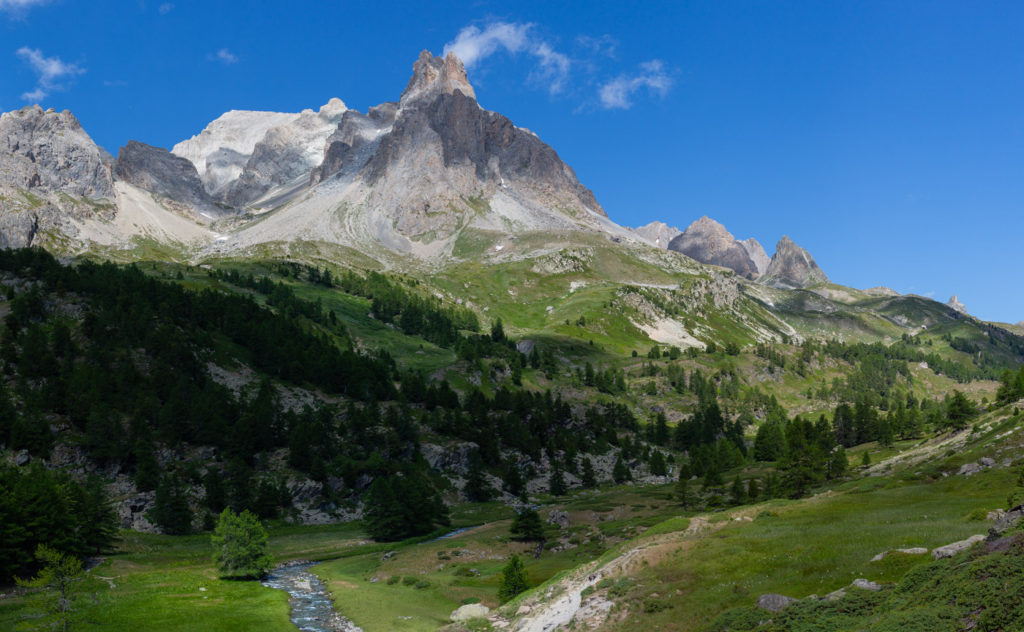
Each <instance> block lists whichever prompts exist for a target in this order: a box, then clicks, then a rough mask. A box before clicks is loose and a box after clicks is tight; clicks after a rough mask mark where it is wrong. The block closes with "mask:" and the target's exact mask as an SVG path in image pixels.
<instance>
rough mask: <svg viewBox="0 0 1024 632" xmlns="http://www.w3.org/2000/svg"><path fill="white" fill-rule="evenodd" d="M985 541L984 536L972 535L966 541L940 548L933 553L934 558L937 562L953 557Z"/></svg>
mask: <svg viewBox="0 0 1024 632" xmlns="http://www.w3.org/2000/svg"><path fill="white" fill-rule="evenodd" d="M984 539H985V536H983V535H972V536H971V537H969V538H967V539H966V540H960V541H959V542H953V543H951V544H947V545H946V546H940V547H939V548H937V549H935V550H934V551H932V557H933V558H935V559H937V560H941V559H942V558H945V557H953V556H954V555H956V554H957V553H959V552H960V551H966V550H967V549H969V548H971V547H972V546H974V545H975V544H977V543H978V542H981V541H982V540H984Z"/></svg>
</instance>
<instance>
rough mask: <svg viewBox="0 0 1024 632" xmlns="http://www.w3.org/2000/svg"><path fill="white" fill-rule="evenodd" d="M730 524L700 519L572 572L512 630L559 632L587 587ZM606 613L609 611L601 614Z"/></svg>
mask: <svg viewBox="0 0 1024 632" xmlns="http://www.w3.org/2000/svg"><path fill="white" fill-rule="evenodd" d="M730 518H732V516H730ZM729 522H730V520H723V521H721V522H718V523H710V522H708V519H707V517H706V516H696V517H694V518H691V519H690V524H689V526H688V527H687V528H686V529H685V530H683V531H677V532H675V533H666V534H663V535H658V536H655V537H653V538H651V539H650V540H647V541H645V542H643V543H641V544H638V545H636V546H634V547H633V548H630V549H628V550H626V551H624V552H623V553H622V554H621V555H619V556H618V557H616V558H615V559H613V560H611V561H609V562H607V563H606V564H604V565H603V566H601V564H600V562H599V561H593V562H590V563H589V564H585V565H584V566H581V567H579V568H577V569H576V570H574V571H572V573H570V574H569V575H568V576H567V577H565V578H563V579H562V580H561V581H560V582H558V583H557V584H555V585H552V586H550V587H548V589H547V591H546V592H545V593H544V599H551V600H550V601H548V602H546V603H543V602H540V601H539V599H537V598H534V600H533V601H534V602H536V603H532V602H530V601H528V602H526V603H524V606H525V607H526V608H529V609H530V611H529V613H524V616H523V617H522V618H521V619H519V621H518V623H517V624H516V623H515V620H513V621H512V623H513V624H514V625H511V626H508V627H509V629H512V630H515V631H516V632H552V631H553V630H557V629H559V628H560V627H561V626H564V625H567V624H568V623H569V622H570V621H572V620H573V617H575V616H576V614H577V612H579V611H580V605H581V603H582V597H581V595H580V593H582V592H583V591H584V590H585V589H586V588H587V587H589V586H593V585H595V584H597V582H599V581H601V580H602V579H603V578H605V577H615V576H619V575H624V574H626V573H628V572H629V571H631V570H634V569H636V568H639V567H641V566H642V565H643V563H644V561H650V559H651V558H655V557H661V556H662V555H663V554H664V553H665V550H666V549H667V548H668V549H675V548H678V547H679V545H680V544H681V543H683V542H687V541H692V540H693V539H695V538H699V537H703V536H705V535H707V534H708V533H711V532H713V531H716V530H718V529H720V528H721V527H723V526H725V525H726V524H728V523H729ZM521 609H522V607H521ZM599 610H601V609H599ZM606 613H607V608H605V609H603V612H599V613H598V614H599V615H603V614H606ZM502 627H505V626H502Z"/></svg>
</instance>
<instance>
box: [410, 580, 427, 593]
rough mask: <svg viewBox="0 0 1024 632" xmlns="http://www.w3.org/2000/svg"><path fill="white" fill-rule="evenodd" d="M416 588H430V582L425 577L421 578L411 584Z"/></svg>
mask: <svg viewBox="0 0 1024 632" xmlns="http://www.w3.org/2000/svg"><path fill="white" fill-rule="evenodd" d="M413 588H415V589H416V590H423V589H424V588H430V582H428V581H427V580H425V579H421V580H419V581H418V582H416V584H415V585H414V586H413Z"/></svg>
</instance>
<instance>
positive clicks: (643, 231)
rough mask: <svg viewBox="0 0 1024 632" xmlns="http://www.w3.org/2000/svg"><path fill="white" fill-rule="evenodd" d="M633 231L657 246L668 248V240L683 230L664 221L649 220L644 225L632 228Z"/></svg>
mask: <svg viewBox="0 0 1024 632" xmlns="http://www.w3.org/2000/svg"><path fill="white" fill-rule="evenodd" d="M633 232H635V233H636V234H638V235H640V236H641V237H643V238H644V239H646V240H647V241H649V242H651V243H653V244H654V245H655V246H658V247H659V248H668V244H669V242H671V241H672V240H673V239H675V238H676V237H678V236H679V235H681V234H683V231H681V230H679V229H678V228H676V227H675V226H669V225H668V224H666V223H665V222H651V223H650V224H647V225H646V226H641V227H639V228H634V229H633Z"/></svg>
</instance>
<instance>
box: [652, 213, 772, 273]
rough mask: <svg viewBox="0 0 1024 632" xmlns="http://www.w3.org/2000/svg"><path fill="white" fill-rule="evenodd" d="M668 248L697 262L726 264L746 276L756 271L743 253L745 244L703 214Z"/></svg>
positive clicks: (725, 265)
mask: <svg viewBox="0 0 1024 632" xmlns="http://www.w3.org/2000/svg"><path fill="white" fill-rule="evenodd" d="M755 243H756V242H755ZM668 249H669V250H674V251H676V252H681V253H683V254H684V255H686V256H687V257H690V258H691V259H693V260H695V261H699V262H701V263H707V264H710V265H714V266H722V267H723V268H729V269H730V270H733V271H734V272H736V274H738V275H740V276H743V277H746V278H748V279H753V278H756V277H757V276H758V274H759V273H758V270H757V264H756V263H755V262H754V260H753V259H751V257H750V255H749V254H748V253H747V248H746V246H744V245H743V244H742V243H741V242H739V241H737V240H736V238H735V237H733V235H732V233H730V232H729V231H728V230H726V229H725V226H722V225H721V224H719V223H718V222H716V221H715V220H713V219H711V218H710V217H708V216H706V215H705V216H704V217H701V218H700V219H698V220H697V221H695V222H694V223H692V224H690V226H689V227H687V229H686V230H685V231H683V233H682V234H681V235H678V236H677V237H675V238H674V239H672V241H670V242H669V244H668Z"/></svg>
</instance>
